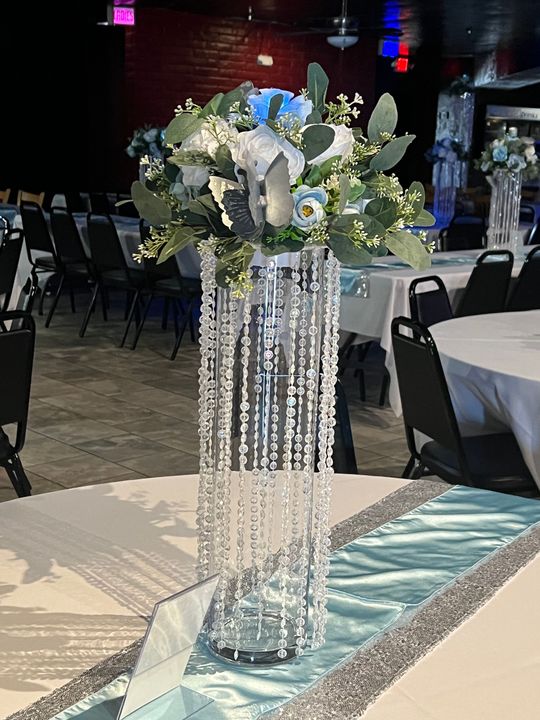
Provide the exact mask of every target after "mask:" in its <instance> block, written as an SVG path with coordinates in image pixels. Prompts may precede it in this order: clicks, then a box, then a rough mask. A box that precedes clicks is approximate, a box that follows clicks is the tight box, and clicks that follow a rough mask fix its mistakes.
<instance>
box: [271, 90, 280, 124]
mask: <svg viewBox="0 0 540 720" xmlns="http://www.w3.org/2000/svg"><path fill="white" fill-rule="evenodd" d="M282 105H283V95H282V94H281V93H277V95H274V96H273V97H272V99H271V100H270V106H269V108H268V120H275V119H276V118H277V114H278V112H279V111H280V109H281V106H282Z"/></svg>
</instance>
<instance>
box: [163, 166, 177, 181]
mask: <svg viewBox="0 0 540 720" xmlns="http://www.w3.org/2000/svg"><path fill="white" fill-rule="evenodd" d="M163 172H164V173H165V177H166V178H167V180H169V182H176V178H177V177H178V168H177V167H176V165H174V164H173V163H170V162H166V163H165V167H164V168H163Z"/></svg>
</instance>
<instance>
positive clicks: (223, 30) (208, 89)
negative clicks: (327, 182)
mask: <svg viewBox="0 0 540 720" xmlns="http://www.w3.org/2000/svg"><path fill="white" fill-rule="evenodd" d="M284 30H286V28H284V27H283V26H277V25H271V24H261V23H248V22H247V21H242V20H232V19H227V18H220V17H208V16H204V15H195V14H191V13H183V12H175V11H172V10H165V9H158V8H141V9H139V10H138V11H137V25H136V26H135V27H134V28H132V29H131V28H130V29H127V30H126V41H125V48H126V50H125V73H126V74H125V83H126V87H125V98H126V100H125V102H126V108H125V110H126V113H125V115H126V123H127V127H126V135H129V133H130V132H131V130H132V129H133V128H134V127H137V126H139V125H141V124H144V123H156V124H163V125H165V124H167V123H168V122H169V120H170V119H171V117H172V116H173V111H174V108H175V107H176V105H178V104H179V103H180V102H183V101H184V99H185V98H186V97H192V98H193V99H194V100H195V101H196V102H200V103H204V102H206V101H207V100H208V99H210V98H211V97H212V96H213V95H214V94H215V93H217V92H221V91H226V90H228V89H232V88H233V87H235V86H237V85H239V84H240V83H241V82H242V81H244V80H251V81H252V82H253V83H254V85H255V86H258V87H281V88H284V89H290V90H293V91H296V90H299V89H300V88H302V87H305V84H306V79H305V78H306V68H307V65H308V63H309V62H312V61H317V62H319V63H320V64H321V65H322V66H323V67H324V68H325V70H326V72H327V73H328V75H329V77H330V81H331V85H330V94H331V95H335V94H336V93H337V92H340V91H343V92H346V93H347V94H349V95H352V94H354V92H355V91H357V92H359V93H360V94H361V95H363V97H364V101H365V109H364V112H363V115H364V118H365V120H364V123H367V117H368V113H369V110H370V108H371V107H372V105H373V97H374V87H375V63H376V57H377V42H376V40H374V39H368V40H364V39H362V40H360V41H359V42H358V44H357V45H355V46H354V47H353V48H350V49H348V50H345V51H341V50H337V49H336V48H333V47H331V46H330V45H328V43H327V42H326V39H325V37H324V36H320V35H300V36H284V35H281V34H280V33H282V32H283V31H284ZM259 54H265V55H271V56H272V57H273V59H274V64H273V66H271V67H262V66H259V65H257V62H256V61H257V56H258V55H259Z"/></svg>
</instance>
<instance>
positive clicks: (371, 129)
mask: <svg viewBox="0 0 540 720" xmlns="http://www.w3.org/2000/svg"><path fill="white" fill-rule="evenodd" d="M397 120H398V112H397V107H396V103H395V100H394V98H393V97H392V96H391V95H389V94H388V93H384V95H381V97H380V98H379V102H378V103H377V104H376V105H375V108H374V110H373V112H372V113H371V117H370V118H369V122H368V128H367V133H368V139H369V140H370V141H371V142H373V143H380V142H382V141H383V140H386V139H388V136H390V135H393V134H394V130H395V129H396V125H397Z"/></svg>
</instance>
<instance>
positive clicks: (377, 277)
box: [340, 248, 529, 415]
mask: <svg viewBox="0 0 540 720" xmlns="http://www.w3.org/2000/svg"><path fill="white" fill-rule="evenodd" d="M528 250H529V248H528V249H527V251H528ZM482 252H485V251H484V250H467V251H463V252H444V253H435V254H434V255H433V257H432V262H433V265H432V267H431V268H429V269H428V270H424V271H422V272H419V271H418V270H414V269H413V268H411V267H404V266H403V262H402V261H401V260H399V258H396V257H387V258H383V259H382V261H381V262H376V263H373V265H372V266H367V267H366V268H365V269H364V271H365V272H367V276H368V283H369V290H368V297H359V296H357V295H355V294H354V286H353V289H352V291H351V292H350V293H347V292H345V293H344V294H343V295H342V298H341V314H340V329H341V330H342V331H343V332H349V333H356V334H357V335H358V336H359V338H358V341H365V340H374V339H375V340H379V342H380V344H381V347H382V349H383V350H384V351H385V352H386V359H385V365H386V368H387V370H388V372H389V373H390V390H389V400H390V406H391V407H392V409H393V410H394V412H395V413H396V415H401V398H400V396H399V387H398V383H397V377H396V372H395V366H394V355H393V352H392V334H391V325H392V320H393V319H394V318H395V317H398V316H399V315H404V316H405V317H410V313H409V286H410V284H411V282H412V281H413V280H414V279H415V278H418V277H427V276H428V275H438V276H439V277H440V278H441V279H442V280H443V282H444V284H445V286H446V289H447V290H448V295H449V296H450V301H451V302H452V304H453V305H454V306H455V304H456V302H457V300H458V299H459V293H460V291H461V290H463V288H464V287H465V286H466V284H467V281H468V280H469V277H470V275H471V272H472V270H473V267H474V264H475V262H476V258H477V257H478V256H479V255H480V254H481V253H482ZM522 265H523V258H522V257H516V258H515V259H514V268H513V273H512V274H513V275H514V277H515V276H517V275H518V274H519V271H520V270H521V267H522ZM396 266H397V267H396ZM347 272H350V273H353V274H354V273H355V272H356V273H359V272H360V271H354V270H353V271H351V270H347V269H345V270H344V271H343V272H342V277H343V278H345V274H346V273H347ZM427 289H432V288H431V287H429V286H428V287H427Z"/></svg>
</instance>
